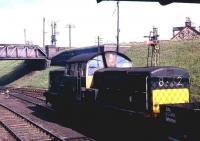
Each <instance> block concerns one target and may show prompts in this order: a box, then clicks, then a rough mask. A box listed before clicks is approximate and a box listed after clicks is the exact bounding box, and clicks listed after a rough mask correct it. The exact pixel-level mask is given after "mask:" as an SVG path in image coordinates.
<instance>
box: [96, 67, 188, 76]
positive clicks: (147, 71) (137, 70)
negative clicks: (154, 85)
mask: <svg viewBox="0 0 200 141" xmlns="http://www.w3.org/2000/svg"><path fill="white" fill-rule="evenodd" d="M105 70H106V72H107V73H109V72H111V73H112V74H113V73H114V72H115V71H116V72H119V71H121V72H126V73H128V74H130V75H131V74H138V75H140V74H142V75H149V76H151V77H153V76H154V75H155V76H159V75H161V76H162V75H163V74H171V73H176V74H181V75H183V76H186V77H188V75H189V73H188V71H187V70H186V69H183V68H179V67H173V66H158V67H132V68H106V69H100V70H97V72H104V71H105Z"/></svg>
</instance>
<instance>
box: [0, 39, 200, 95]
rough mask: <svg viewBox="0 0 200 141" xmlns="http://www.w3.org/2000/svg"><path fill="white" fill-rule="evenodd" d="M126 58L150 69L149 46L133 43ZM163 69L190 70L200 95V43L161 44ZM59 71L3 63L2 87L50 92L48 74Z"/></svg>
mask: <svg viewBox="0 0 200 141" xmlns="http://www.w3.org/2000/svg"><path fill="white" fill-rule="evenodd" d="M131 46H132V47H131V48H130V49H129V50H127V52H126V54H127V55H128V56H129V57H130V58H131V59H132V60H133V63H134V65H135V66H146V56H147V46H146V45H145V44H135V43H131ZM160 48H161V51H160V54H161V57H160V65H163V66H179V67H183V68H186V69H188V70H189V72H190V76H191V92H192V94H195V95H196V94H198V95H200V41H187V42H161V44H160ZM53 69H56V67H50V68H48V69H46V70H43V71H34V72H31V71H30V70H28V68H27V67H26V65H25V64H24V63H23V61H0V86H3V85H6V86H15V87H36V88H46V89H47V88H48V73H49V71H50V70H53Z"/></svg>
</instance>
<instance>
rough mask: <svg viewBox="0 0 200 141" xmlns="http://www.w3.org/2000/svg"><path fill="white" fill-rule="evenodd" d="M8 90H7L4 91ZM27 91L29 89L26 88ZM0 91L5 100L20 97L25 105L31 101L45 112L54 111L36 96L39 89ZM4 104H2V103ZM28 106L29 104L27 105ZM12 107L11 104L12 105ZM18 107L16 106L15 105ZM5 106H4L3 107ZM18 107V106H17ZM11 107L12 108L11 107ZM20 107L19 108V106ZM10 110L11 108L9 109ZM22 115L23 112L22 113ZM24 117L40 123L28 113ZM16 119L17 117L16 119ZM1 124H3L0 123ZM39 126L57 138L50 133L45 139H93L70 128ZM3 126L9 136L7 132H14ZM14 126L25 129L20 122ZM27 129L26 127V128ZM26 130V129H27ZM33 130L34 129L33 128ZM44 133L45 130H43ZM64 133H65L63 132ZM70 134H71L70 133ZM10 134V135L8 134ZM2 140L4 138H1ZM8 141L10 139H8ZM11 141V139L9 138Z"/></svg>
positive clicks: (90, 140) (91, 140)
mask: <svg viewBox="0 0 200 141" xmlns="http://www.w3.org/2000/svg"><path fill="white" fill-rule="evenodd" d="M7 90H8V92H6V91H7ZM21 90H23V92H22V91H21ZM27 91H29V90H27ZM37 92H39V94H35V93H37ZM0 93H1V94H2V93H3V95H4V96H5V95H7V100H8V99H9V98H11V99H13V98H16V99H20V100H22V101H24V102H25V103H24V104H25V105H26V104H27V105H29V103H31V105H32V104H33V105H36V106H37V107H38V108H39V109H42V111H45V112H46V111H47V113H51V112H53V113H54V112H55V111H54V110H53V109H52V108H51V107H50V106H48V105H47V104H46V101H45V100H44V99H41V98H38V97H37V96H41V95H42V94H43V93H42V92H41V91H31V92H30V91H29V93H28V94H27V93H26V89H14V88H9V89H8V88H4V89H0ZM3 105H4V104H3ZM29 106H30V105H29ZM1 107H2V106H1V104H0V113H1V112H2V111H1V109H2V108H1ZM12 107H13V106H12ZM17 107H18V106H17ZM5 108H6V107H5ZM10 108H11V107H10ZM19 108H20V107H19ZM12 109H13V108H12ZM20 109H21V108H20ZM11 111H12V110H11ZM18 111H19V110H18ZM26 112H27V111H25V112H20V113H21V114H22V113H26ZM16 113H18V112H16ZM23 115H24V114H23ZM1 117H2V116H0V122H1ZM26 117H28V120H29V119H30V120H32V122H33V124H37V123H41V121H39V122H38V120H36V119H35V118H32V117H31V116H30V117H29V115H28V116H27V115H26ZM17 120H18V119H17ZM17 120H16V119H15V118H13V125H15V123H17ZM45 124H46V123H44V125H45ZM2 125H3V124H2ZM30 125H31V126H32V124H30ZM39 125H40V126H42V127H44V128H45V130H50V131H51V134H52V135H54V134H55V135H57V136H56V137H57V138H58V139H56V138H55V137H51V134H50V137H49V138H48V139H47V140H62V139H63V140H65V141H94V140H93V139H91V138H88V137H86V136H84V135H80V134H79V133H77V135H76V133H75V132H74V131H72V130H70V129H68V130H69V132H68V133H67V132H66V130H65V129H64V130H63V129H62V128H60V127H58V128H56V127H54V125H52V124H49V125H47V124H46V125H45V126H44V125H41V124H39ZM4 127H6V126H2V130H3V129H4V130H5V132H7V133H8V136H9V134H12V135H15V134H13V133H12V132H11V131H10V130H8V129H7V128H4ZM16 128H18V129H20V131H24V130H26V129H23V126H21V125H20V124H19V126H18V125H16ZM37 128H39V127H37ZM27 129H28V128H27ZM0 131H1V124H0ZM27 131H28V130H27ZM33 131H34V130H33ZM43 132H44V133H45V132H46V131H43ZM31 133H32V132H31ZM65 133H66V134H65ZM45 134H47V135H48V136H49V134H48V133H45ZM70 134H71V135H70ZM10 136H11V135H10ZM11 137H12V138H14V137H15V136H14V137H13V136H11ZM14 140H22V139H16V137H15V138H14ZM27 140H32V139H29V138H28V139H27V138H26V139H24V141H27ZM33 140H35V139H33ZM36 140H37V139H36ZM41 140H43V139H41ZM44 140H46V139H45V138H44ZM0 141H2V140H1V132H0ZM3 141H4V140H3ZM9 141H10V140H9ZM11 141H12V140H11Z"/></svg>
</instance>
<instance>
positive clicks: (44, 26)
mask: <svg viewBox="0 0 200 141" xmlns="http://www.w3.org/2000/svg"><path fill="white" fill-rule="evenodd" d="M45 33H46V32H45V18H43V47H45Z"/></svg>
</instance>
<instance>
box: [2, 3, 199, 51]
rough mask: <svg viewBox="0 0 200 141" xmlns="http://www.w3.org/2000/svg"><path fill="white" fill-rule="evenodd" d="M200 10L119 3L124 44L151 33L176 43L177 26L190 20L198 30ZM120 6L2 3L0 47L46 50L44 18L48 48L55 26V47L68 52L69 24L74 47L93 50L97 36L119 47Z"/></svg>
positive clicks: (105, 4)
mask: <svg viewBox="0 0 200 141" xmlns="http://www.w3.org/2000/svg"><path fill="white" fill-rule="evenodd" d="M199 13H200V4H177V3H176V4H170V5H167V6H161V5H160V4H159V3H144V2H120V42H135V41H144V40H145V39H144V37H143V36H145V35H148V34H149V31H150V30H152V27H153V26H155V27H157V28H158V32H159V34H160V39H162V40H167V39H170V38H171V37H172V28H173V27H174V26H184V22H185V18H186V17H190V18H191V20H192V23H193V25H194V26H196V27H199V26H200V16H199ZM116 14H117V13H116V2H113V1H109V2H108V1H103V2H101V3H98V4H97V2H96V0H0V17H1V20H0V33H1V34H0V43H8V44H9V43H19V44H23V43H24V29H26V35H27V40H28V41H32V42H33V44H37V45H40V46H42V40H43V39H42V22H43V17H45V18H46V32H47V33H46V44H50V36H51V22H52V21H55V22H56V23H57V32H58V34H57V45H58V46H68V44H69V40H68V38H69V37H68V29H67V28H66V25H67V24H72V25H74V26H75V28H72V36H71V37H72V46H79V47H80V46H88V45H94V44H95V40H96V38H97V36H100V37H101V38H102V42H103V43H115V42H116V19H117V18H116Z"/></svg>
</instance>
